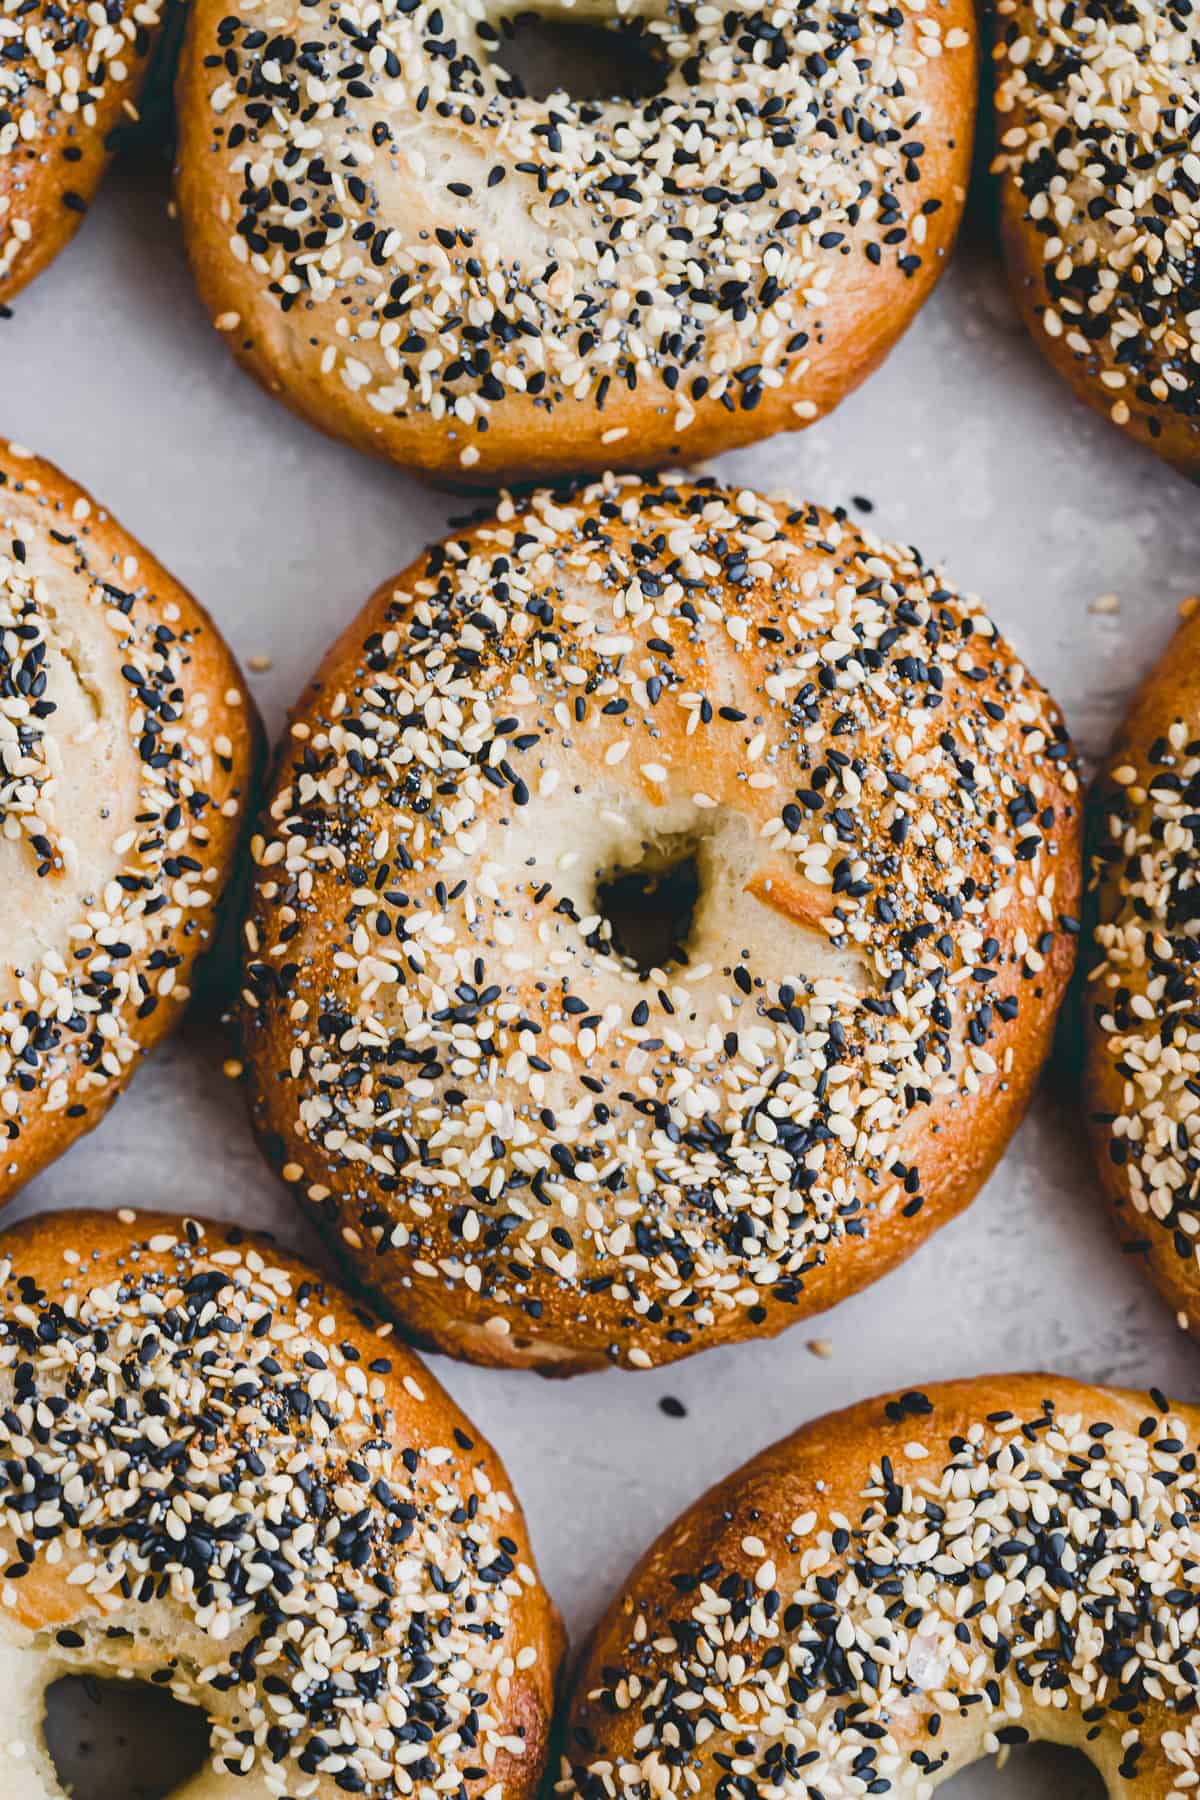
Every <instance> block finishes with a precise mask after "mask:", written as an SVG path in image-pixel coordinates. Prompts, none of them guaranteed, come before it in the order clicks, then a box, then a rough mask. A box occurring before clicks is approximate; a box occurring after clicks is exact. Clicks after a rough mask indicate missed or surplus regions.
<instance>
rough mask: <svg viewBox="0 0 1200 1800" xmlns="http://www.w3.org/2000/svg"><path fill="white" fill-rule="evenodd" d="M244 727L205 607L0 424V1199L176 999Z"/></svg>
mask: <svg viewBox="0 0 1200 1800" xmlns="http://www.w3.org/2000/svg"><path fill="white" fill-rule="evenodd" d="M255 733H256V718H255V713H254V707H253V703H252V701H251V700H250V697H249V695H248V693H247V691H246V688H245V685H244V683H243V681H242V677H241V675H240V673H239V671H238V668H237V665H236V663H235V661H234V659H233V656H232V654H231V652H230V650H229V647H228V645H227V644H226V643H225V641H224V640H223V638H222V637H221V635H220V633H219V632H218V630H217V628H216V626H215V625H214V623H213V621H212V620H211V619H210V618H209V617H208V615H207V613H205V612H204V610H203V609H202V608H201V607H200V606H199V605H198V604H197V602H196V601H195V600H194V599H193V598H192V596H191V595H190V594H189V593H188V592H187V591H186V590H185V589H184V588H182V587H180V585H179V584H178V582H176V581H174V580H173V579H172V578H171V576H170V575H169V574H168V573H167V571H166V570H165V569H164V568H163V567H162V565H161V564H160V563H159V562H157V561H156V560H155V558H154V557H152V556H151V555H150V554H149V553H148V552H147V551H146V550H145V549H144V548H143V546H142V545H141V544H139V543H138V542H137V540H136V539H135V538H133V537H132V536H131V535H130V533H129V532H127V531H125V530H124V529H123V528H122V527H121V526H120V525H119V524H118V523H117V521H116V520H115V519H113V517H112V516H111V514H110V513H108V512H107V511H106V510H105V508H104V507H102V506H101V505H100V504H99V503H98V502H97V501H95V500H93V499H92V498H91V496H90V495H88V494H86V493H85V492H84V491H83V490H82V488H79V487H77V486H76V485H75V484H74V483H73V482H71V481H69V480H68V479H67V478H66V477H65V476H64V475H62V474H61V473H60V472H59V471H58V470H57V469H55V468H53V467H52V466H51V465H50V464H49V463H47V462H43V461H42V460H40V459H39V458H38V457H36V456H34V455H32V454H31V453H30V452H29V451H28V450H24V449H22V448H21V447H19V446H17V445H13V444H4V443H0V882H2V887H3V893H4V908H3V916H2V918H0V1199H3V1198H7V1196H8V1195H9V1194H11V1193H12V1192H13V1191H14V1190H15V1189H16V1188H17V1187H19V1186H20V1185H21V1184H22V1183H23V1182H24V1181H27V1180H28V1179H29V1177H30V1176H31V1175H33V1174H35V1173H36V1172H37V1170H38V1169H39V1168H40V1167H42V1165H43V1164H44V1163H46V1162H47V1161H49V1160H50V1158H51V1157H52V1156H54V1155H56V1154H57V1153H58V1152H59V1151H60V1150H62V1149H64V1148H65V1147H66V1145H67V1144H69V1143H70V1142H71V1140H72V1139H73V1138H74V1137H76V1136H78V1135H79V1133H80V1132H81V1131H84V1130H86V1129H88V1127H89V1126H90V1125H92V1124H94V1123H95V1122H96V1120H97V1118H98V1117H99V1115H100V1113H101V1112H102V1111H103V1110H104V1108H105V1107H106V1106H107V1105H108V1104H109V1103H110V1102H111V1100H112V1099H113V1098H114V1097H115V1095H116V1093H117V1092H118V1091H119V1090H120V1088H121V1087H122V1086H123V1085H124V1083H125V1081H126V1080H127V1079H128V1077H129V1075H130V1074H131V1072H132V1071H133V1069H134V1068H135V1067H136V1065H137V1062H138V1060H139V1058H140V1056H141V1054H142V1053H143V1051H144V1050H145V1049H146V1048H147V1047H148V1046H150V1045H151V1044H153V1043H154V1042H156V1041H157V1039H158V1038H160V1037H161V1036H162V1035H163V1033H164V1031H166V1030H167V1029H168V1028H169V1026H170V1025H172V1024H173V1023H175V1021H176V1020H177V1019H178V1017H179V1015H180V1012H181V1011H182V1008H183V1005H184V1003H185V1002H186V1000H187V999H188V997H189V994H190V991H191V989H190V982H191V974H192V969H193V966H194V964H195V962H196V959H197V957H198V956H200V955H201V954H202V952H203V951H204V950H206V949H207V948H208V947H209V946H210V945H211V943H212V939H213V935H214V929H215V923H214V922H215V919H216V914H217V906H218V902H219V900H220V897H221V892H222V889H223V888H224V885H225V882H226V879H227V877H228V875H229V872H230V867H231V864H232V861H233V856H234V850H235V847H236V844H237V840H238V835H239V831H240V827H241V823H242V818H243V814H244V810H245V807H246V804H247V800H248V789H249V785H250V779H251V775H252V770H253V762H254V748H255Z"/></svg>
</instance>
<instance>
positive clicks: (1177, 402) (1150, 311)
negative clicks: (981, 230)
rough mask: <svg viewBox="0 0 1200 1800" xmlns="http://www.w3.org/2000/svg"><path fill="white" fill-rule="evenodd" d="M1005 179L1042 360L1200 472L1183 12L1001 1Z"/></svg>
mask: <svg viewBox="0 0 1200 1800" xmlns="http://www.w3.org/2000/svg"><path fill="white" fill-rule="evenodd" d="M997 10H998V29H997V46H996V56H997V59H998V66H997V87H996V107H997V134H998V137H999V145H1000V151H999V156H998V161H997V166H998V167H999V168H1000V169H1001V170H1002V171H1003V173H1004V177H1005V179H1004V184H1003V208H1004V215H1005V229H1006V236H1007V240H1008V249H1009V253H1010V262H1011V264H1012V268H1013V273H1014V275H1015V277H1016V281H1017V286H1018V293H1019V297H1020V299H1021V302H1022V305H1023V307H1024V309H1025V311H1026V313H1027V316H1028V318H1029V321H1030V324H1031V327H1032V329H1033V331H1034V333H1035V335H1036V336H1037V338H1038V340H1039V342H1040V343H1041V345H1042V347H1043V348H1044V350H1045V351H1046V353H1047V355H1049V356H1050V358H1051V360H1052V361H1053V362H1054V363H1055V364H1056V365H1057V366H1058V368H1059V369H1060V370H1061V372H1062V373H1063V374H1065V375H1066V376H1067V378H1068V380H1070V381H1071V382H1072V384H1073V385H1074V386H1075V387H1076V389H1077V390H1078V391H1079V392H1080V393H1081V394H1082V395H1083V396H1084V397H1085V398H1086V399H1088V400H1089V401H1090V403H1091V404H1092V405H1093V406H1095V407H1097V408H1098V409H1099V410H1101V411H1103V412H1105V413H1107V414H1108V415H1109V417H1110V418H1111V419H1112V420H1113V421H1114V423H1116V424H1118V425H1120V426H1123V427H1124V428H1126V429H1127V430H1129V431H1131V432H1132V433H1133V435H1135V436H1136V437H1139V438H1141V439H1142V440H1143V441H1145V442H1148V443H1149V444H1151V445H1152V446H1153V447H1154V448H1155V449H1157V450H1158V451H1159V453H1160V454H1161V455H1163V456H1165V457H1166V458H1168V460H1170V461H1172V462H1175V463H1177V464H1178V465H1179V466H1180V467H1181V468H1182V469H1184V470H1185V471H1186V472H1189V473H1192V474H1195V473H1196V472H1197V471H1198V470H1200V161H1198V160H1197V152H1196V148H1195V121H1196V115H1197V110H1198V109H1200V27H1198V26H1197V21H1196V16H1195V14H1194V12H1193V10H1192V9H1191V8H1190V7H1188V6H1184V7H1176V6H1175V5H1173V4H1172V0H1131V3H1130V4H1129V5H1127V6H1120V7H1116V6H1111V5H1108V4H1106V3H1103V0H1090V3H1086V4H1082V5H1079V4H1075V0H1000V5H999V7H998V9H997Z"/></svg>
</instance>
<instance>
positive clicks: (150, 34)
mask: <svg viewBox="0 0 1200 1800" xmlns="http://www.w3.org/2000/svg"><path fill="white" fill-rule="evenodd" d="M161 14H162V7H161V4H160V0H105V4H104V5H103V6H98V5H88V4H85V0H28V3H26V0H21V3H20V4H10V5H7V6H5V7H4V8H3V9H2V10H0V302H3V301H5V300H10V299H11V298H12V297H13V295H14V294H15V293H17V291H18V290H19V289H20V288H23V287H24V286H25V284H26V283H27V282H29V281H32V279H33V277H34V276H35V275H37V274H39V273H40V271H41V270H42V269H44V268H45V267H46V264H47V263H48V262H50V261H51V260H52V258H54V257H55V256H57V254H58V252H59V251H60V250H61V249H62V247H63V245H64V244H66V243H67V242H68V240H69V239H70V238H71V237H73V236H74V234H75V232H76V230H77V229H78V227H79V225H80V223H81V221H82V219H83V216H84V214H85V213H86V212H87V209H88V205H89V203H90V201H91V199H92V197H93V195H94V194H95V192H96V189H97V188H98V187H99V185H100V179H101V176H102V175H103V174H104V171H105V169H106V168H107V166H108V161H109V156H110V154H111V151H112V139H113V134H114V133H115V131H116V129H117V127H118V126H119V125H121V124H123V123H127V122H128V121H129V120H130V119H134V118H136V117H137V111H136V101H137V97H138V94H139V92H140V90H141V86H142V81H143V79H144V77H145V73H146V67H147V64H148V62H149V57H150V52H151V50H152V49H153V46H154V41H155V37H156V35H157V31H158V25H159V21H160V18H161Z"/></svg>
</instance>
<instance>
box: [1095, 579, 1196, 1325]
mask: <svg viewBox="0 0 1200 1800" xmlns="http://www.w3.org/2000/svg"><path fill="white" fill-rule="evenodd" d="M1092 806H1093V811H1094V815H1095V828H1094V830H1093V832H1092V834H1091V848H1092V866H1091V881H1092V886H1093V887H1094V888H1095V890H1096V908H1097V916H1096V923H1095V934H1094V943H1093V945H1092V954H1091V958H1090V967H1089V980H1088V984H1087V988H1086V990H1085V991H1086V994H1087V1000H1088V1032H1089V1037H1088V1084H1087V1097H1088V1109H1089V1114H1090V1119H1091V1126H1092V1134H1093V1143H1094V1146H1095V1150H1096V1156H1097V1161H1098V1163H1099V1167H1100V1170H1101V1174H1102V1177H1103V1179H1104V1182H1105V1185H1106V1187H1107V1189H1108V1192H1109V1194H1110V1197H1111V1198H1112V1200H1113V1201H1114V1203H1115V1205H1116V1207H1117V1219H1118V1224H1119V1226H1120V1229H1121V1232H1122V1235H1123V1236H1124V1237H1125V1239H1126V1240H1127V1241H1128V1242H1130V1243H1131V1244H1132V1245H1133V1246H1135V1247H1136V1248H1137V1249H1138V1250H1139V1251H1140V1252H1141V1253H1142V1254H1143V1255H1144V1257H1145V1259H1146V1266H1147V1269H1148V1271H1149V1273H1150V1275H1151V1276H1152V1278H1153V1280H1154V1281H1155V1283H1156V1284H1157V1285H1158V1287H1159V1288H1161V1290H1162V1292H1163V1293H1164V1295H1165V1296H1166V1298H1167V1299H1168V1300H1169V1302H1170V1304H1171V1305H1172V1306H1173V1307H1174V1309H1175V1311H1176V1313H1177V1315H1178V1317H1179V1322H1180V1324H1181V1325H1184V1326H1185V1327H1187V1328H1188V1329H1190V1330H1198V1329H1200V1267H1198V1266H1197V1248H1198V1243H1200V1116H1198V1111H1197V1095H1198V1094H1200V843H1198V840H1200V610H1197V609H1196V607H1195V604H1194V603H1193V610H1192V612H1191V614H1190V616H1189V617H1188V618H1187V619H1186V620H1185V621H1184V623H1183V624H1182V625H1181V626H1180V628H1179V630H1178V631H1177V632H1176V634H1175V637H1174V639H1173V640H1172V642H1171V644H1170V646H1169V647H1168V649H1167V651H1166V652H1165V654H1164V656H1163V657H1162V659H1161V661H1160V662H1159V663H1158V665H1157V667H1156V668H1155V669H1153V670H1152V671H1151V673H1150V675H1149V676H1148V677H1147V679H1146V681H1145V682H1144V684H1143V686H1142V688H1141V690H1140V692H1139V693H1138V695H1137V697H1136V698H1135V700H1134V703H1133V705H1132V707H1131V709H1130V712H1129V715H1128V717H1127V718H1126V720H1125V721H1124V723H1123V724H1122V726H1121V728H1120V730H1119V732H1118V734H1117V737H1116V741H1115V743H1114V745H1113V748H1112V751H1111V753H1110V755H1109V757H1108V760H1107V762H1106V764H1105V767H1104V768H1103V770H1102V771H1101V773H1100V775H1099V776H1098V777H1097V780H1096V785H1095V789H1094V792H1093V798H1092Z"/></svg>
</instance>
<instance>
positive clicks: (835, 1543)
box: [557, 1375, 1200, 1800]
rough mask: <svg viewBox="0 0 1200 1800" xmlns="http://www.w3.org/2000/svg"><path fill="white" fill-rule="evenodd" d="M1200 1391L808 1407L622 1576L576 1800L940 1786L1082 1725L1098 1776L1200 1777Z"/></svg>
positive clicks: (1064, 1737) (588, 1715)
mask: <svg viewBox="0 0 1200 1800" xmlns="http://www.w3.org/2000/svg"><path fill="white" fill-rule="evenodd" d="M1198 1445H1200V1413H1198V1412H1197V1410H1196V1409H1195V1408H1194V1407H1171V1406H1169V1405H1168V1404H1167V1402H1166V1401H1165V1400H1164V1399H1163V1397H1162V1396H1161V1395H1160V1394H1156V1393H1153V1392H1152V1393H1151V1395H1150V1396H1146V1395H1139V1394H1129V1393H1119V1392H1116V1391H1114V1390H1112V1389H1106V1388H1093V1387H1084V1386H1082V1385H1080V1384H1079V1383H1078V1382H1073V1381H1066V1380H1063V1379H1062V1378H1061V1377H1058V1376H1053V1375H1026V1376H1020V1375H998V1376H994V1377H989V1378H987V1379H983V1380H977V1381H964V1382H957V1383H950V1384H947V1385H945V1386H940V1387H935V1388H930V1389H929V1391H928V1393H920V1392H909V1393H906V1394H901V1395H896V1396H894V1397H892V1398H891V1399H881V1400H873V1401H869V1402H868V1403H867V1404H865V1405H862V1406H855V1407H852V1408H850V1409H849V1410H848V1411H846V1412H842V1413H834V1414H832V1415H831V1416H830V1417H828V1418H825V1419H819V1420H817V1421H816V1422H815V1423H814V1424H811V1425H806V1426H805V1427H804V1428H803V1429H802V1430H800V1431H798V1432H797V1433H796V1434H795V1435H794V1436H793V1437H790V1438H785V1439H784V1440H783V1442H782V1443H779V1444H776V1445H775V1446H774V1448H773V1449H770V1450H766V1451H764V1452H763V1454H762V1455H760V1456H757V1457H755V1458H754V1460H753V1461H752V1462H750V1463H747V1465H746V1466H745V1468H743V1469H740V1470H739V1471H738V1472H737V1473H736V1474H735V1475H731V1476H730V1477H729V1479H728V1480H727V1481H724V1482H722V1483H720V1484H719V1485H718V1486H717V1487H715V1488H713V1489H712V1490H711V1491H710V1492H709V1493H708V1494H706V1495H705V1496H704V1498H703V1499H701V1500H699V1501H697V1503H696V1504H695V1505H694V1506H693V1507H692V1508H691V1509H690V1510H689V1511H688V1512H686V1513H684V1514H683V1516H682V1517H681V1518H680V1519H678V1520H677V1521H676V1522H675V1524H674V1525H672V1526H670V1527H669V1528H668V1530H666V1531H665V1532H664V1533H663V1535H662V1536H661V1537H660V1538H659V1540H658V1542H657V1543H656V1544H655V1545H654V1547H653V1548H652V1549H651V1550H650V1551H649V1552H648V1553H647V1555H646V1557H645V1558H644V1559H643V1561H642V1562H641V1563H640V1564H639V1566H638V1567H637V1568H636V1569H635V1570H634V1572H633V1574H632V1575H631V1576H630V1578H629V1580H628V1582H627V1583H626V1585H625V1587H624V1588H623V1589H622V1591H621V1593H620V1594H619V1595H617V1596H616V1597H615V1598H614V1601H613V1604H612V1606H611V1607H610V1609H609V1611H608V1612H607V1613H606V1614H605V1616H604V1618H603V1619H602V1620H601V1622H600V1625H599V1627H598V1628H597V1631H596V1633H595V1636H594V1638H593V1639H592V1641H591V1643H590V1645H589V1649H588V1654H587V1657H586V1659H585V1662H584V1666H583V1667H582V1669H581V1670H580V1672H579V1674H578V1676H577V1679H576V1682H575V1697H574V1701H573V1704H572V1708H571V1713H570V1717H569V1720H568V1730H567V1751H566V1757H565V1759H564V1770H563V1779H562V1781H561V1782H560V1784H559V1786H558V1790H557V1791H558V1793H559V1795H560V1796H562V1797H563V1800H576V1797H577V1800H642V1797H643V1796H644V1795H647V1794H652V1795H654V1796H655V1800H674V1797H675V1796H678V1797H679V1800H709V1797H710V1796H712V1797H714V1800H733V1797H734V1796H737V1797H738V1800H775V1797H776V1796H778V1794H779V1793H780V1792H781V1791H784V1792H788V1793H791V1794H796V1795H801V1796H806V1797H810V1796H811V1800H817V1797H818V1796H821V1797H822V1800H852V1797H853V1796H856V1795H867V1794H888V1795H905V1796H907V1797H908V1800H926V1796H928V1795H929V1794H931V1793H932V1792H933V1791H934V1789H935V1788H937V1787H939V1786H940V1785H941V1783H942V1782H943V1781H946V1780H948V1779H949V1778H950V1777H951V1776H952V1775H953V1774H955V1773H956V1772H957V1771H958V1770H959V1769H961V1768H963V1767H965V1766H966V1765H967V1764H968V1763H972V1762H975V1761H976V1760H977V1759H978V1758H980V1757H982V1756H987V1755H995V1754H996V1752H997V1751H999V1750H1003V1749H1004V1748H1006V1747H1007V1746H1010V1745H1014V1744H1023V1743H1026V1742H1029V1741H1031V1740H1034V1739H1043V1740H1048V1741H1050V1742H1052V1743H1060V1744H1070V1745H1073V1746H1074V1747H1075V1748H1077V1749H1079V1750H1082V1751H1083V1752H1085V1754H1086V1755H1087V1756H1088V1757H1089V1758H1090V1759H1091V1760H1092V1761H1093V1762H1094V1763H1095V1764H1096V1766H1097V1768H1098V1769H1099V1771H1100V1773H1101V1774H1102V1775H1103V1777H1104V1779H1105V1783H1106V1786H1107V1791H1108V1792H1109V1793H1110V1794H1122V1795H1125V1796H1127V1797H1128V1800H1188V1797H1189V1796H1191V1795H1192V1794H1194V1793H1195V1791H1196V1786H1197V1781H1198V1780H1200V1721H1198V1719H1197V1705H1196V1687H1197V1679H1198V1677H1197V1672H1196V1668H1195V1660H1194V1659H1195V1639H1196V1626H1197V1607H1196V1590H1195V1573H1196V1567H1197V1564H1198V1563H1200V1497H1198V1495H1197V1491H1196V1471H1197V1449H1198Z"/></svg>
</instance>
